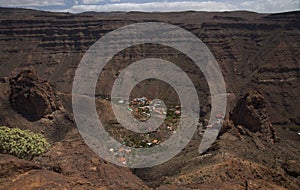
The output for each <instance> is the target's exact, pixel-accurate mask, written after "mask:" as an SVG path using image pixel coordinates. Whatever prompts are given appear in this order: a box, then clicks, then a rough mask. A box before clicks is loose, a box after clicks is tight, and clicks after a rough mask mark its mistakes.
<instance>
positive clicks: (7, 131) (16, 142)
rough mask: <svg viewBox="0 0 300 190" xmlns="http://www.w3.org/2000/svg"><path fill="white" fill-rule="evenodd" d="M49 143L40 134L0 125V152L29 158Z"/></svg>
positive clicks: (44, 149)
mask: <svg viewBox="0 0 300 190" xmlns="http://www.w3.org/2000/svg"><path fill="white" fill-rule="evenodd" d="M49 147H50V144H49V143H48V142H47V140H46V139H45V138H44V136H43V135H41V134H36V133H33V132H31V131H29V130H22V129H19V128H9V127H5V126H1V127H0V153H4V154H12V155H15V156H17V157H19V158H23V159H27V160H30V159H32V158H33V157H34V156H38V155H41V154H43V153H44V152H46V151H47V150H48V148H49Z"/></svg>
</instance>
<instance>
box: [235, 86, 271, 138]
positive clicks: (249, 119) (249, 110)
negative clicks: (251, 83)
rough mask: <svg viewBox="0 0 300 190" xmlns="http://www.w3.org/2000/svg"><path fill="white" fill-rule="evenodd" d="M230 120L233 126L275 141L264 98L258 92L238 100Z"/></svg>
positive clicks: (250, 93) (252, 92)
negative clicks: (241, 127)
mask: <svg viewBox="0 0 300 190" xmlns="http://www.w3.org/2000/svg"><path fill="white" fill-rule="evenodd" d="M230 119H231V120H232V121H233V123H234V125H235V126H238V125H241V126H243V127H245V128H246V129H248V130H249V131H251V132H253V133H257V132H261V133H262V134H263V135H264V136H265V137H268V138H272V139H274V140H275V134H274V130H273V128H272V124H271V122H270V118H269V115H268V113H267V109H266V103H265V99H264V96H263V95H262V94H261V93H260V92H258V91H251V92H249V93H247V94H246V95H245V96H243V97H242V98H241V99H239V100H238V102H237V104H236V106H235V108H234V109H233V111H232V112H231V113H230Z"/></svg>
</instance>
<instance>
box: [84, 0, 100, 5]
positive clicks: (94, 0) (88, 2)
mask: <svg viewBox="0 0 300 190" xmlns="http://www.w3.org/2000/svg"><path fill="white" fill-rule="evenodd" d="M103 1H104V0H82V3H83V4H86V5H95V4H98V3H101V2H103Z"/></svg>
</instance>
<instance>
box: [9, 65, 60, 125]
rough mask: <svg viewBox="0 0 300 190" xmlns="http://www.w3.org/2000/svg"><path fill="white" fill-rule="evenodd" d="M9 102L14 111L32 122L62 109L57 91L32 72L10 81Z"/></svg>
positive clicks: (25, 72) (19, 75)
mask: <svg viewBox="0 0 300 190" xmlns="http://www.w3.org/2000/svg"><path fill="white" fill-rule="evenodd" d="M9 101H10V104H11V106H12V107H13V109H14V110H16V111H17V112H18V113H20V114H21V115H23V117H25V118H27V119H28V120H30V121H36V120H39V119H41V118H42V117H44V116H46V115H47V114H51V113H53V112H54V111H55V110H58V109H60V107H61V104H60V103H59V98H58V96H57V93H56V90H55V89H54V88H53V87H52V86H51V85H50V84H49V83H48V82H47V81H45V80H43V79H41V78H40V77H38V75H37V74H36V72H33V71H30V70H26V71H22V72H20V74H18V75H17V76H16V77H14V78H12V79H10V97H9Z"/></svg>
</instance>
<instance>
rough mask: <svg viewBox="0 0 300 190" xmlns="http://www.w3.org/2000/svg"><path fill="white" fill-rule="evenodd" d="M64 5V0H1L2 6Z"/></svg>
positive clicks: (0, 4)
mask: <svg viewBox="0 0 300 190" xmlns="http://www.w3.org/2000/svg"><path fill="white" fill-rule="evenodd" d="M57 5H61V6H64V5H66V4H65V1H64V0H44V1H37V0H1V1H0V6H2V7H41V6H57Z"/></svg>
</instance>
